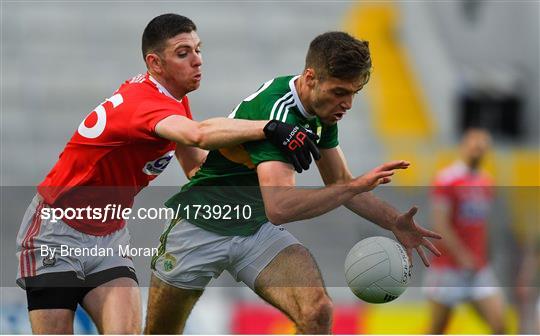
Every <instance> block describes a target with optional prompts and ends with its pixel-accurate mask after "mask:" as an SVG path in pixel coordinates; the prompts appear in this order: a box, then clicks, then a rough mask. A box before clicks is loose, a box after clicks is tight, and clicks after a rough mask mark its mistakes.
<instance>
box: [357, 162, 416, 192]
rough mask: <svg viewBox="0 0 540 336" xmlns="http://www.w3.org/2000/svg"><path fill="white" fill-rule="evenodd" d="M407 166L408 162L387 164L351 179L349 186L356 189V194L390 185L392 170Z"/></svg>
mask: <svg viewBox="0 0 540 336" xmlns="http://www.w3.org/2000/svg"><path fill="white" fill-rule="evenodd" d="M409 165H410V163H409V162H407V161H403V160H401V161H391V162H387V163H384V164H382V165H380V166H378V167H376V168H374V169H373V170H371V171H369V172H367V173H365V174H364V175H361V176H359V177H357V178H355V179H353V180H352V181H351V182H350V183H349V185H351V186H352V187H354V188H357V190H358V192H366V191H370V190H373V189H375V188H376V187H377V186H379V185H380V184H386V183H390V182H391V181H392V175H394V169H407V168H408V167H409Z"/></svg>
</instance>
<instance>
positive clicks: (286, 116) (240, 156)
mask: <svg viewBox="0 0 540 336" xmlns="http://www.w3.org/2000/svg"><path fill="white" fill-rule="evenodd" d="M297 78H298V76H284V77H277V78H274V79H272V80H270V81H268V82H266V83H264V84H263V85H262V86H261V87H260V88H259V90H257V92H255V93H254V94H252V95H250V96H249V97H247V98H246V99H244V101H242V102H241V103H240V104H239V105H238V106H237V107H236V108H235V109H234V111H233V112H232V113H231V115H230V116H229V117H230V118H235V119H247V120H272V119H275V120H280V121H283V122H286V123H289V124H295V125H296V124H298V125H302V126H304V127H305V128H307V129H311V130H312V131H314V132H316V133H317V135H319V137H320V139H319V141H318V143H317V146H318V147H319V148H334V147H336V146H337V145H338V128H337V124H334V125H325V124H322V123H321V121H320V120H319V118H318V117H316V116H312V115H309V114H308V113H307V112H306V110H305V109H304V107H303V106H302V102H301V101H300V99H299V97H298V93H297V92H296V89H295V86H294V82H295V80H296V79H297ZM264 161H283V162H288V160H287V159H286V157H285V156H284V155H283V154H282V153H281V151H280V150H279V149H278V148H277V147H276V146H274V145H272V144H271V143H270V142H268V141H266V140H261V141H253V142H247V143H244V144H242V145H238V146H235V147H228V148H221V149H219V150H212V151H210V153H209V154H208V157H207V158H206V161H205V162H204V164H203V165H202V167H201V169H200V170H199V171H198V172H197V173H196V174H195V176H194V177H193V178H192V179H191V181H190V182H189V183H188V184H186V185H184V186H183V187H182V189H181V191H180V192H179V193H177V194H176V195H174V196H173V197H171V198H170V199H169V200H168V201H167V202H166V203H165V205H166V206H168V207H170V208H173V209H174V210H175V212H176V213H177V214H178V215H179V216H180V217H182V218H185V219H187V220H188V221H189V222H191V223H193V224H195V225H197V226H199V227H201V228H203V229H205V230H208V231H212V232H215V233H217V234H220V235H239V236H247V235H252V234H254V233H255V232H256V231H257V230H258V229H259V227H260V226H261V225H262V224H264V223H266V222H267V221H268V218H267V217H266V214H265V210H264V203H263V200H262V195H261V192H260V189H259V180H258V178H257V172H256V170H255V168H256V166H257V165H258V164H259V163H261V162H264Z"/></svg>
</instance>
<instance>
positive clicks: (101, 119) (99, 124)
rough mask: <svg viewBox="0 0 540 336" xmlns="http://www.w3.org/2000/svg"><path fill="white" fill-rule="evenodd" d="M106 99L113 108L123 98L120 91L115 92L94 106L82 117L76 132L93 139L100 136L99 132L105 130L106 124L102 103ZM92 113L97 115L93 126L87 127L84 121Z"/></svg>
mask: <svg viewBox="0 0 540 336" xmlns="http://www.w3.org/2000/svg"><path fill="white" fill-rule="evenodd" d="M108 101H110V102H111V103H112V106H113V108H116V107H118V106H119V105H120V104H122V103H123V102H124V98H123V97H122V95H121V94H120V93H117V94H115V95H114V96H112V97H111V98H109V99H107V100H105V101H104V102H103V103H101V104H100V105H99V106H98V107H96V108H95V109H94V110H93V111H92V112H90V114H89V115H87V116H86V118H84V120H83V121H82V122H81V124H80V125H79V128H78V132H79V134H80V135H82V136H83V137H85V138H89V139H94V138H97V137H98V136H100V135H101V133H103V131H104V130H105V126H106V125H107V113H106V111H105V107H103V105H105V103H106V102H108ZM92 113H95V114H96V115H97V121H96V123H95V125H94V126H92V127H87V126H86V125H85V124H84V123H85V122H86V120H87V119H88V118H89V117H90V116H91V115H92Z"/></svg>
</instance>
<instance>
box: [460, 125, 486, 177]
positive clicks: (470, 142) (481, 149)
mask: <svg viewBox="0 0 540 336" xmlns="http://www.w3.org/2000/svg"><path fill="white" fill-rule="evenodd" d="M490 145H491V137H490V136H489V134H488V133H487V132H486V131H484V130H480V129H475V130H469V131H467V132H466V133H465V135H464V136H463V140H462V142H461V153H462V156H463V160H464V161H465V162H466V163H467V164H468V165H469V166H471V167H473V168H476V167H478V166H479V165H480V163H481V162H482V159H483V158H484V156H485V155H486V153H487V151H488V150H489V148H490Z"/></svg>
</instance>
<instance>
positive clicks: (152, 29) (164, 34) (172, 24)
mask: <svg viewBox="0 0 540 336" xmlns="http://www.w3.org/2000/svg"><path fill="white" fill-rule="evenodd" d="M196 30H197V26H195V23H193V21H191V20H190V19H189V18H187V17H185V16H182V15H178V14H173V13H168V14H162V15H159V16H156V17H155V18H153V19H152V21H150V22H149V23H148V25H147V26H146V28H144V32H143V35H142V53H143V58H144V59H146V55H148V54H149V53H150V52H161V51H163V49H164V47H165V42H166V41H167V40H168V39H170V38H171V37H175V36H176V35H178V34H181V33H191V32H192V31H196Z"/></svg>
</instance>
